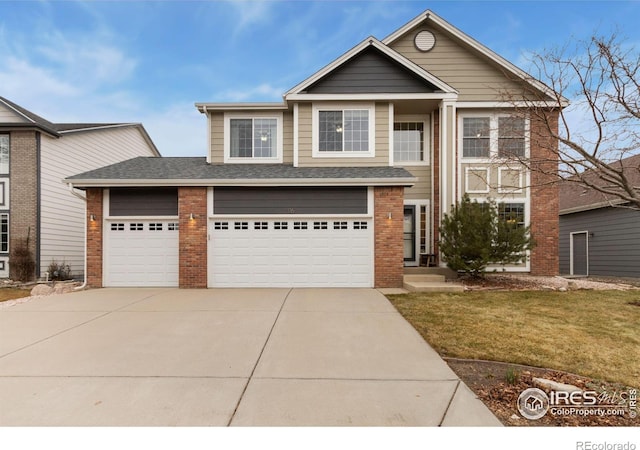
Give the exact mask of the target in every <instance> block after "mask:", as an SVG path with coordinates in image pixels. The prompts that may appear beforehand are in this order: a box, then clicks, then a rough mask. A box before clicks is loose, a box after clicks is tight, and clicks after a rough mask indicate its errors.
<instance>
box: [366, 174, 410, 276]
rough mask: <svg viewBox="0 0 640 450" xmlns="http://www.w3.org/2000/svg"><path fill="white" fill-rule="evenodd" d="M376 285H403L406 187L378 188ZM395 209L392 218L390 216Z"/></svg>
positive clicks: (376, 198) (375, 195)
mask: <svg viewBox="0 0 640 450" xmlns="http://www.w3.org/2000/svg"><path fill="white" fill-rule="evenodd" d="M373 195H374V228H375V232H374V245H375V250H374V254H375V262H374V266H375V280H374V286H375V287H379V288H381V287H402V278H403V275H404V244H403V232H404V229H403V226H404V187H402V186H400V187H397V186H392V187H376V188H374V194H373ZM389 213H391V219H389Z"/></svg>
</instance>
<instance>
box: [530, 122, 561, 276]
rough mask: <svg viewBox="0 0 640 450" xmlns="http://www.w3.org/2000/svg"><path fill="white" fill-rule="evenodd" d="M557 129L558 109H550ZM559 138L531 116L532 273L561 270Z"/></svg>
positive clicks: (553, 273) (548, 272)
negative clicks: (553, 136) (559, 253)
mask: <svg viewBox="0 0 640 450" xmlns="http://www.w3.org/2000/svg"><path fill="white" fill-rule="evenodd" d="M548 114H549V117H550V119H549V123H552V124H553V126H554V132H556V133H557V126H558V113H557V112H553V113H548ZM557 145H558V143H557V141H555V140H554V139H552V138H551V137H550V136H549V131H548V129H547V125H546V124H545V123H544V121H543V120H542V119H541V118H535V117H532V119H531V164H532V166H533V168H532V169H533V170H532V171H531V233H532V235H533V237H534V239H535V240H536V243H537V245H536V247H535V248H534V249H533V250H532V251H531V274H532V275H557V274H558V264H559V262H558V239H559V232H560V231H559V230H560V226H559V217H558V211H559V203H558V185H557V183H555V176H554V175H553V174H554V173H555V172H556V171H557V170H558V161H557V157H556V155H555V153H554V151H553V149H555V148H557Z"/></svg>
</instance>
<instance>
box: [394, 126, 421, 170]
mask: <svg viewBox="0 0 640 450" xmlns="http://www.w3.org/2000/svg"><path fill="white" fill-rule="evenodd" d="M393 160H394V162H398V163H402V162H422V161H424V160H425V157H424V123H423V122H396V123H394V124H393Z"/></svg>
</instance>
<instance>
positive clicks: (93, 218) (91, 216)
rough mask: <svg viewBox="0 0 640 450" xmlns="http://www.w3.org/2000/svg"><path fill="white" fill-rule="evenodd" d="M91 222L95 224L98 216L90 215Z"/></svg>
mask: <svg viewBox="0 0 640 450" xmlns="http://www.w3.org/2000/svg"><path fill="white" fill-rule="evenodd" d="M89 220H90V221H91V222H95V221H96V216H95V214H89Z"/></svg>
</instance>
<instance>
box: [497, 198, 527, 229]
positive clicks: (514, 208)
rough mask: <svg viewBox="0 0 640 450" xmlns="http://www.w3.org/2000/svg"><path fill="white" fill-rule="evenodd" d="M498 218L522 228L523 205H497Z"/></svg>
mask: <svg viewBox="0 0 640 450" xmlns="http://www.w3.org/2000/svg"><path fill="white" fill-rule="evenodd" d="M498 218H500V220H505V221H507V222H512V223H516V224H518V226H519V227H524V203H500V204H499V205H498Z"/></svg>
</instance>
